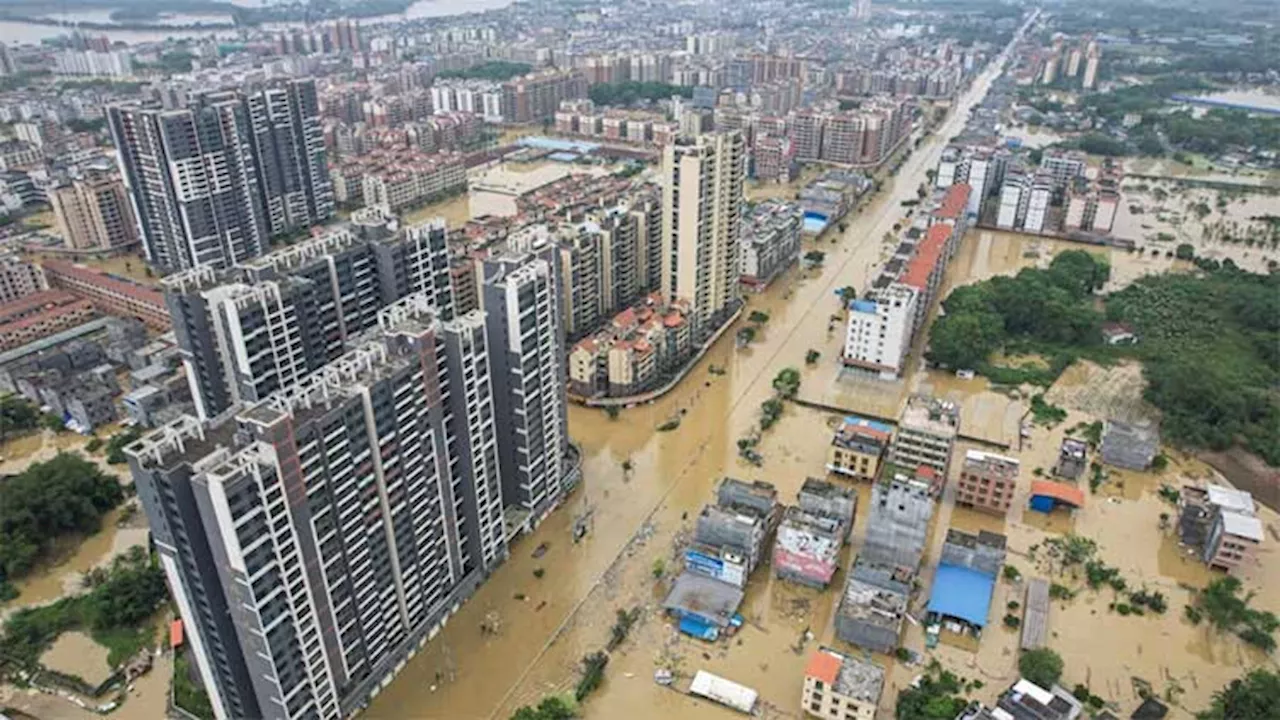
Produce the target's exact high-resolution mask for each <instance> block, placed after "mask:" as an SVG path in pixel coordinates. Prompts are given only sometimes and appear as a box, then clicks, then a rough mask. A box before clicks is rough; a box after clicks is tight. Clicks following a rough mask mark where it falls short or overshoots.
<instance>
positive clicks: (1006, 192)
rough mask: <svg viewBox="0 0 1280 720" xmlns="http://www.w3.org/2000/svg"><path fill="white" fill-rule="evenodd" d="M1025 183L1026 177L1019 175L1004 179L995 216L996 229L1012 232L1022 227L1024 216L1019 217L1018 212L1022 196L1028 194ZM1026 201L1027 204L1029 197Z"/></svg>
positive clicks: (1022, 200) (1021, 204)
mask: <svg viewBox="0 0 1280 720" xmlns="http://www.w3.org/2000/svg"><path fill="white" fill-rule="evenodd" d="M1026 182H1027V178H1026V176H1025V175H1021V174H1015V175H1010V176H1009V177H1006V178H1005V180H1004V185H1003V186H1001V188H1000V209H999V212H998V213H997V214H996V227H998V228H1000V229H1001V230H1013V229H1014V228H1017V227H1020V226H1021V225H1022V220H1023V219H1024V218H1025V217H1026V216H1025V214H1023V215H1020V210H1021V208H1022V207H1023V202H1024V199H1023V195H1024V194H1027V193H1028V188H1026V187H1025V184H1026ZM1026 201H1027V202H1029V201H1030V197H1027V198H1026Z"/></svg>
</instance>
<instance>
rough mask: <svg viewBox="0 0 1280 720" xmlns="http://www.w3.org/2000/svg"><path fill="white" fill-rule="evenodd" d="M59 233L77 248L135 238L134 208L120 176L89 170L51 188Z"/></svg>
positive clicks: (130, 242)
mask: <svg viewBox="0 0 1280 720" xmlns="http://www.w3.org/2000/svg"><path fill="white" fill-rule="evenodd" d="M49 203H50V204H51V205H53V214H54V217H55V218H56V219H57V223H58V232H59V233H60V234H61V235H62V238H63V240H65V241H66V243H67V246H68V247H71V248H75V249H77V250H86V249H103V250H105V249H111V248H120V247H128V246H129V245H133V244H134V243H136V242H137V241H138V228H137V223H136V222H135V221H134V218H133V209H132V208H131V207H130V205H129V197H128V194H127V193H126V192H125V189H124V183H122V182H120V178H119V177H117V176H114V175H113V174H109V173H92V174H90V175H87V176H86V177H83V178H76V179H75V180H72V181H71V183H70V184H69V185H65V186H63V187H60V188H57V189H55V190H51V191H50V192H49Z"/></svg>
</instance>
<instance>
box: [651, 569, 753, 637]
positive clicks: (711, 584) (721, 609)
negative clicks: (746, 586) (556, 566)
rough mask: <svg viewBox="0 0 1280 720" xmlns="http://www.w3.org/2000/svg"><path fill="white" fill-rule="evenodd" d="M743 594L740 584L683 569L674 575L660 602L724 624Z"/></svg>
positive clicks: (670, 607) (740, 602)
mask: <svg viewBox="0 0 1280 720" xmlns="http://www.w3.org/2000/svg"><path fill="white" fill-rule="evenodd" d="M743 596H744V593H743V591H742V590H741V589H740V588H737V587H735V586H733V585H730V584H729V583H726V582H721V581H719V580H715V579H713V578H709V577H707V576H705V575H697V574H694V573H688V572H686V573H682V574H681V575H680V576H678V577H677V578H676V580H675V583H673V584H672V586H671V592H669V593H667V597H666V599H665V600H663V601H662V606H663V607H664V608H666V609H668V610H675V611H678V612H680V613H693V614H695V615H698V616H699V617H703V618H706V619H707V620H710V621H713V622H716V623H717V624H719V625H720V626H722V627H723V626H725V625H728V624H729V619H730V618H731V617H733V614H734V613H736V612H737V611H738V606H739V605H741V604H742V598H743Z"/></svg>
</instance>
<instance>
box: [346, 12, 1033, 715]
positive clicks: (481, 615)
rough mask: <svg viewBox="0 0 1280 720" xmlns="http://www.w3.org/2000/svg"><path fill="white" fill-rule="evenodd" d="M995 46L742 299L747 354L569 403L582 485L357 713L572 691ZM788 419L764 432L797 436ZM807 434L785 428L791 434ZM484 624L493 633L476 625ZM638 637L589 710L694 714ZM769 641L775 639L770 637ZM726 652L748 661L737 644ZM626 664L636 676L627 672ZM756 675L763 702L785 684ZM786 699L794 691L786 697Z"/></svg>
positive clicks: (521, 699) (455, 708) (953, 126)
mask: <svg viewBox="0 0 1280 720" xmlns="http://www.w3.org/2000/svg"><path fill="white" fill-rule="evenodd" d="M1025 27H1026V26H1024V28H1023V30H1024V31H1025ZM1015 42H1016V38H1015ZM1010 47H1012V44H1011V45H1010ZM1008 53H1009V49H1008V48H1006V50H1005V52H1004V53H1003V54H1002V55H1001V57H999V58H997V59H996V60H994V61H993V62H992V63H991V64H990V65H989V67H988V68H987V69H986V70H985V71H984V72H982V73H981V74H980V75H979V76H978V77H977V78H975V79H974V81H973V83H972V84H971V86H970V87H969V88H968V89H967V90H966V91H965V92H964V93H962V94H961V96H960V97H958V98H957V100H956V102H955V103H954V105H953V109H952V111H951V113H950V115H949V116H948V117H947V118H946V119H945V120H944V121H943V122H942V123H941V124H940V125H939V126H938V127H937V128H936V129H935V130H934V132H933V133H932V134H931V135H930V136H929V137H928V138H927V139H926V140H925V141H924V142H923V143H921V145H920V147H919V148H916V149H915V151H914V152H913V153H912V155H911V157H910V158H908V159H907V160H906V162H904V163H903V165H902V167H901V168H900V169H899V171H898V172H897V174H896V175H895V176H894V177H893V178H889V179H887V180H886V181H885V182H884V186H883V188H882V190H881V192H880V193H879V196H878V197H876V198H875V199H873V200H872V201H870V202H869V203H867V204H866V205H865V206H864V209H863V211H862V212H861V213H859V214H857V215H854V216H851V217H849V218H847V219H846V221H845V222H846V225H847V228H846V230H845V232H844V233H843V234H842V235H841V236H840V237H839V238H838V239H837V240H838V241H837V242H836V243H835V244H827V245H821V246H820V247H821V249H822V250H823V251H824V252H826V253H827V261H826V263H825V265H824V266H823V267H822V268H821V269H820V270H815V271H811V272H810V273H809V274H808V275H807V276H805V275H804V274H801V273H799V271H796V270H793V271H791V272H790V273H788V275H787V276H785V277H784V278H781V279H780V280H779V282H778V283H775V285H778V286H779V287H777V288H770V290H769V291H768V292H766V293H764V294H763V295H761V296H756V297H753V298H751V300H750V303H751V309H763V310H765V311H767V312H768V313H769V314H770V315H771V316H772V319H771V320H770V322H769V325H768V326H767V327H766V329H765V331H764V333H763V337H761V338H760V339H759V340H757V341H756V342H755V343H753V345H752V346H751V347H750V348H749V349H747V350H736V349H735V347H734V338H733V337H732V333H729V334H726V336H725V337H723V338H722V339H721V340H720V341H719V343H717V344H716V346H715V347H714V348H713V349H712V351H711V352H710V353H708V355H707V357H705V358H704V359H703V360H702V361H701V363H700V366H699V367H698V368H697V369H696V371H695V372H693V373H691V374H690V376H689V377H688V378H687V379H686V380H685V382H684V383H682V385H681V386H680V387H678V388H676V389H675V390H673V391H672V392H671V393H670V394H669V395H668V396H666V397H664V398H662V399H661V400H659V401H657V402H655V403H654V404H652V405H648V406H642V407H639V408H633V409H630V410H626V411H624V412H623V413H622V415H621V417H620V418H619V419H618V420H616V421H609V420H608V419H606V417H605V415H604V414H603V413H602V412H600V411H598V410H590V409H585V408H572V409H571V411H570V432H571V434H572V436H573V437H574V439H575V440H576V441H577V442H578V443H579V444H580V446H581V447H582V450H583V455H584V469H583V476H584V483H583V487H582V488H580V489H579V490H578V491H577V492H576V493H575V495H574V497H572V498H571V499H570V501H569V502H568V503H567V504H566V506H565V507H563V508H561V509H560V510H559V511H557V512H556V513H554V514H553V515H552V516H551V517H550V518H549V519H548V520H547V521H546V522H545V523H544V524H543V525H542V527H540V528H539V529H538V530H537V531H536V532H535V533H534V534H533V535H532V536H531V537H528V538H525V539H522V540H520V541H517V543H516V545H515V546H514V547H513V548H512V556H511V558H510V559H509V560H508V561H507V562H506V564H504V565H503V566H502V567H500V568H499V569H498V570H497V571H496V572H495V573H494V574H493V576H492V577H491V578H490V579H489V580H488V581H487V582H486V583H485V584H484V585H483V586H482V587H481V588H480V589H479V590H478V591H477V593H476V595H475V596H474V597H473V598H472V599H471V600H470V601H468V602H467V603H466V604H465V605H463V606H462V607H461V608H460V609H459V611H458V612H457V614H456V615H455V617H454V619H453V620H452V621H451V622H450V624H449V625H448V626H447V627H446V628H445V629H444V630H443V631H442V632H441V633H440V634H439V635H438V636H437V637H436V638H434V639H433V640H432V641H431V642H429V643H428V644H427V646H426V647H425V648H424V649H423V651H422V652H421V653H419V655H418V656H417V657H415V658H414V659H412V660H410V661H409V663H408V665H407V667H406V668H405V669H404V670H403V672H401V674H400V675H399V676H398V677H397V678H396V679H395V680H394V681H393V682H392V683H391V684H390V685H389V686H388V687H387V688H386V689H385V690H384V691H383V692H382V693H381V694H380V695H379V696H378V697H377V698H375V699H374V701H373V703H372V705H371V706H370V707H369V709H368V710H367V711H366V712H365V714H364V717H376V718H407V717H412V718H415V719H417V718H422V719H423V720H426V719H429V718H448V719H449V720H463V719H466V720H470V719H472V718H477V719H478V718H507V717H509V716H510V715H511V713H512V712H514V710H515V709H516V708H517V707H519V706H520V705H525V704H536V702H537V700H538V699H539V698H540V697H542V696H543V695H545V694H546V693H548V692H559V691H564V690H571V689H572V683H574V682H576V676H577V673H576V668H577V664H578V660H579V658H581V657H582V656H583V655H584V654H585V653H587V652H591V651H594V650H596V649H599V648H600V647H601V646H602V645H603V643H604V641H605V639H607V637H608V633H609V627H610V625H612V623H613V621H614V617H613V614H614V610H615V609H617V608H618V607H619V606H620V604H621V603H622V602H623V601H624V600H625V601H626V602H627V603H634V602H637V601H638V602H639V603H640V604H642V605H649V606H653V605H654V604H656V603H657V602H658V601H660V600H661V596H660V595H657V594H655V593H656V591H655V589H654V587H653V585H654V583H653V582H652V578H651V577H650V575H649V567H650V564H651V563H652V562H654V560H656V559H661V558H664V557H666V556H667V555H668V554H669V553H668V547H670V546H674V545H675V544H677V543H678V541H679V539H680V536H679V535H678V530H679V528H680V527H681V526H682V525H683V524H685V523H686V521H687V519H688V518H689V517H691V516H693V515H696V513H697V510H698V508H699V507H700V506H701V505H702V503H704V502H706V500H707V499H708V498H709V496H710V494H711V492H712V489H713V488H714V487H715V485H716V484H717V483H718V481H719V479H720V478H722V477H724V476H725V475H739V476H743V475H746V474H748V473H746V472H744V470H743V468H742V467H740V466H739V463H738V459H737V454H736V447H735V442H736V439H737V438H739V437H742V436H743V435H745V434H746V433H748V432H750V430H751V429H752V428H753V427H754V425H755V422H756V415H757V410H756V408H757V406H758V404H759V403H760V402H762V401H763V400H765V399H767V398H768V397H770V396H771V395H772V392H773V390H772V387H771V381H772V378H773V375H774V374H775V373H776V372H777V370H778V369H780V368H783V367H787V366H795V367H803V365H804V356H805V353H806V352H807V350H808V349H809V348H821V349H822V350H823V358H822V360H821V362H824V363H825V362H836V355H837V354H838V347H839V338H838V337H836V336H838V335H842V333H834V334H832V333H828V332H827V325H828V318H829V315H830V314H831V313H832V312H833V311H834V310H836V309H838V308H837V305H836V303H835V301H834V300H833V294H834V291H835V289H836V288H839V287H843V286H846V285H852V286H854V287H856V288H859V289H861V288H864V287H866V285H867V283H868V282H869V281H870V280H871V278H872V277H873V271H874V270H875V269H876V267H877V266H878V265H879V262H880V259H881V252H882V243H881V238H882V237H883V236H884V235H885V233H888V232H892V230H893V225H894V224H895V223H897V222H898V221H899V220H901V218H902V216H903V209H902V206H901V205H900V203H901V202H902V201H903V200H913V199H916V197H917V196H916V189H917V187H918V186H919V185H920V183H922V182H925V181H926V180H927V172H928V171H929V170H930V169H933V168H934V167H936V165H937V162H938V158H939V156H940V154H941V152H942V149H943V148H944V147H945V146H946V144H947V141H948V139H949V138H951V137H953V136H954V135H956V134H958V133H959V132H960V130H961V129H962V128H963V126H964V123H965V121H966V120H967V118H968V117H969V114H970V109H971V108H973V107H974V106H975V105H977V104H978V103H979V102H980V101H981V100H982V98H983V97H984V96H985V95H986V93H987V91H988V89H989V88H990V86H991V83H992V81H993V80H994V79H995V78H996V77H997V76H998V75H999V73H1000V72H1001V71H1002V69H1003V66H1004V63H1005V60H1006V57H1007V55H1008ZM827 240H828V238H824V239H823V242H824V243H825V242H826V241H827ZM797 274H799V277H797ZM710 365H715V366H717V367H720V368H725V372H724V374H723V375H716V376H712V375H710V374H709V373H708V372H707V371H706V368H707V367H708V366H710ZM675 416H678V417H681V425H680V427H679V429H677V430H676V431H674V432H669V433H658V432H655V431H654V427H655V426H656V425H658V424H661V423H662V422H663V421H665V420H667V419H669V418H671V417H675ZM788 422H789V421H784V422H783V423H782V424H780V426H779V428H777V429H775V430H772V431H771V433H775V434H776V433H778V432H783V433H790V432H796V431H797V430H793V429H791V427H792V426H789V425H788ZM800 432H806V433H807V432H808V430H807V429H805V430H800ZM823 432H826V431H823ZM809 435H812V433H809ZM778 437H783V436H778ZM786 437H787V439H786V441H785V442H786V443H788V444H792V439H791V438H790V436H786ZM826 437H829V435H825V436H824V437H822V438H821V439H822V441H823V442H825V439H826ZM805 440H806V438H802V437H796V438H795V439H794V444H795V445H796V446H797V447H799V446H800V445H801V444H802V442H803V441H805ZM780 462H782V461H781V460H778V461H775V460H774V459H773V456H771V458H770V460H769V462H768V463H767V464H766V466H765V468H763V469H762V470H760V471H758V472H756V471H752V472H751V473H749V474H751V475H752V476H753V477H760V478H761V479H768V480H771V481H772V480H782V478H781V477H777V475H778V474H779V473H781V472H783V470H782V469H781V467H780V466H779V465H778V463H780ZM818 462H819V464H820V462H821V460H820V459H819V460H818ZM800 479H803V475H801V476H800ZM789 481H790V479H788V482H789ZM781 492H782V489H781V487H780V495H781ZM780 499H781V498H780ZM575 518H588V522H589V524H590V526H591V532H590V534H589V535H588V537H587V538H586V539H585V540H584V541H583V542H581V543H574V542H572V541H571V539H570V537H571V528H572V525H573V523H574V520H575ZM543 543H545V544H546V545H547V550H546V552H545V554H543V553H540V554H539V557H538V558H533V557H532V555H531V553H532V551H533V549H534V548H535V547H537V546H539V545H541V544H543ZM646 547H647V549H645V548H646ZM642 553H643V554H642ZM655 556H656V557H655ZM537 571H541V572H537ZM535 578H536V579H535ZM827 594H828V595H834V594H835V593H834V592H832V591H828V593H827ZM495 622H496V623H497V624H498V625H499V626H500V629H499V630H498V631H497V632H493V631H491V630H481V629H480V626H481V625H482V624H484V625H489V626H492V625H493V624H494V623H495ZM649 632H650V634H649V635H646V636H645V637H644V638H643V639H638V640H635V641H634V642H628V646H629V648H624V650H623V651H622V652H623V654H624V655H625V654H626V653H628V652H629V653H633V654H634V658H623V657H616V658H615V660H614V662H611V663H610V669H609V673H610V677H611V678H615V677H617V680H616V681H615V680H613V679H611V680H610V681H609V682H607V683H606V684H605V686H604V687H603V688H601V690H599V691H598V692H597V693H596V694H595V695H593V697H592V700H591V703H590V706H589V708H588V711H589V712H588V716H599V717H611V718H613V717H618V718H629V717H656V716H662V717H669V718H683V717H694V716H697V717H701V716H702V715H700V714H698V712H702V711H697V712H694V713H693V714H690V712H691V711H690V709H689V708H690V707H694V706H692V705H689V701H688V700H686V699H684V698H683V697H682V696H679V695H676V694H675V693H670V692H665V693H658V694H654V693H655V692H656V691H655V688H657V686H655V685H653V684H652V682H651V681H649V680H647V679H645V678H642V677H641V678H636V679H634V680H630V681H627V680H626V678H629V677H634V676H637V675H639V674H640V673H641V672H644V671H645V670H643V668H648V669H647V672H652V663H653V660H652V659H651V657H650V656H652V655H656V654H658V653H661V652H663V650H664V648H663V647H655V646H654V645H658V646H662V645H664V644H665V641H664V640H663V639H662V638H654V637H653V636H652V633H653V632H656V630H653V629H650V630H649ZM765 632H766V633H768V630H766V631H765ZM777 635H780V634H777V633H775V638H774V640H773V641H779V640H780V638H778V637H777ZM651 641H653V642H651ZM637 646H639V647H638V649H637ZM739 654H740V655H742V656H743V657H744V658H745V659H746V660H748V661H749V660H750V657H748V656H749V655H750V654H751V653H749V652H747V653H739ZM629 665H630V666H633V667H631V669H632V670H634V672H627V669H628V666H629ZM615 667H617V675H615ZM684 669H685V670H686V671H687V670H691V668H688V667H685V668H684ZM754 671H755V672H759V668H755V669H754ZM744 672H745V671H744ZM767 675H768V673H766V676H767ZM788 682H789V681H788ZM762 684H763V685H764V686H763V687H761V691H762V696H763V697H769V695H770V694H771V693H772V694H775V695H781V694H782V693H789V692H790V689H791V688H790V685H786V686H785V687H783V686H781V685H780V686H779V687H778V688H774V689H771V688H770V687H769V686H768V683H767V681H762ZM657 690H661V688H657ZM780 699H781V698H777V700H780ZM798 699H799V696H798V694H797V696H796V698H794V699H791V700H790V702H795V701H798ZM775 701H776V700H775Z"/></svg>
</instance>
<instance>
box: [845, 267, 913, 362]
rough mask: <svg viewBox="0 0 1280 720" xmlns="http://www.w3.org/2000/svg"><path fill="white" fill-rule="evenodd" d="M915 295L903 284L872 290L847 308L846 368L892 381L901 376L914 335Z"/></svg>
mask: <svg viewBox="0 0 1280 720" xmlns="http://www.w3.org/2000/svg"><path fill="white" fill-rule="evenodd" d="M917 302H919V293H918V291H917V290H916V289H915V288H913V287H911V286H909V285H903V284H902V283H896V282H895V283H890V284H889V285H888V286H886V287H884V288H881V289H878V290H872V291H871V292H869V293H867V297H866V298H864V299H862V300H855V301H853V302H852V303H851V304H850V306H849V321H848V325H847V326H846V330H845V339H844V354H843V356H842V358H841V359H842V361H843V362H844V365H845V367H851V368H859V369H861V370H866V371H870V372H874V373H877V374H878V375H879V376H880V377H881V378H882V379H885V380H893V379H896V378H897V377H898V376H899V375H901V373H902V368H903V365H904V364H905V362H906V359H907V354H908V353H909V352H910V351H911V338H912V335H913V334H914V332H915V316H916V303H917Z"/></svg>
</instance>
